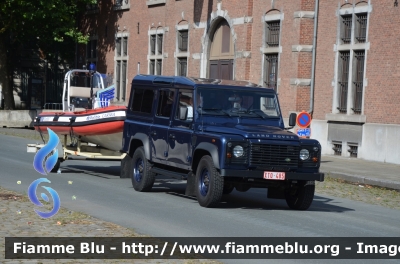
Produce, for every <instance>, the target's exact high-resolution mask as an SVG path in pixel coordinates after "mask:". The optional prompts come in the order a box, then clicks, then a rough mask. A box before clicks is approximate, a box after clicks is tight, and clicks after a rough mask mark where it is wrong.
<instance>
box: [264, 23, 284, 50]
mask: <svg viewBox="0 0 400 264" xmlns="http://www.w3.org/2000/svg"><path fill="white" fill-rule="evenodd" d="M280 28H281V23H280V21H271V22H267V23H266V45H267V47H278V46H279V32H280Z"/></svg>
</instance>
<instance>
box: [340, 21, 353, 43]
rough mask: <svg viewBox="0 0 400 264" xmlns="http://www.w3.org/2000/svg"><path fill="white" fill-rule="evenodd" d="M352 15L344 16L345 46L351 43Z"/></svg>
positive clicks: (342, 35)
mask: <svg viewBox="0 0 400 264" xmlns="http://www.w3.org/2000/svg"><path fill="white" fill-rule="evenodd" d="M352 22H353V21H352V15H348V16H342V27H341V39H342V42H343V44H350V43H351V25H352Z"/></svg>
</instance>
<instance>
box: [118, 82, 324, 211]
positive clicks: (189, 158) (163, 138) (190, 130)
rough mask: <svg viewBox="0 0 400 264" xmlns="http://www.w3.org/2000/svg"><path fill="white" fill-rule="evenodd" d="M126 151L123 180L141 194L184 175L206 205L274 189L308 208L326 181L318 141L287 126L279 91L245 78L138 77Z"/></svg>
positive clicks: (128, 119) (189, 190)
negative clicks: (161, 181)
mask: <svg viewBox="0 0 400 264" xmlns="http://www.w3.org/2000/svg"><path fill="white" fill-rule="evenodd" d="M295 120H296V114H291V115H290V117H289V126H291V127H293V126H294V125H295ZM122 151H123V152H125V153H127V156H126V158H125V160H124V161H123V163H122V175H123V176H122V177H130V178H131V179H132V184H133V187H134V189H135V190H136V191H139V192H144V191H150V190H151V188H152V186H153V184H154V180H155V177H156V176H157V175H165V176H170V177H174V178H176V177H179V178H182V179H186V180H187V187H186V195H191V196H196V197H197V200H198V202H199V204H200V205H201V206H204V207H213V206H217V205H218V203H219V201H220V199H221V197H222V195H223V194H229V193H230V192H232V190H233V189H236V190H237V191H240V192H245V191H247V190H249V189H250V188H268V196H267V197H268V198H278V199H286V201H287V204H288V206H289V207H290V208H292V209H297V210H306V209H308V208H309V206H310V205H311V203H312V201H313V198H314V190H315V181H323V180H324V174H323V173H320V172H319V167H320V160H321V145H320V144H319V142H318V141H316V140H312V139H302V138H299V137H298V136H297V135H295V134H293V133H292V132H289V131H288V128H285V126H284V122H283V119H282V115H281V112H280V107H279V102H278V98H277V95H276V93H275V91H274V90H272V89H267V88H261V87H258V86H256V85H254V84H252V83H249V82H243V81H227V80H214V79H201V78H187V77H168V76H153V75H137V76H136V77H135V78H134V79H133V81H132V90H131V96H130V99H129V106H128V110H127V115H126V120H125V125H124V133H123V149H122Z"/></svg>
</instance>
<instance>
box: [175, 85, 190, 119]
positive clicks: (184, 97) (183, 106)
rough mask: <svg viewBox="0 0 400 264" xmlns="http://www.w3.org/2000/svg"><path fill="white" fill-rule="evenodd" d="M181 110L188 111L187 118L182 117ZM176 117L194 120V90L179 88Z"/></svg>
mask: <svg viewBox="0 0 400 264" xmlns="http://www.w3.org/2000/svg"><path fill="white" fill-rule="evenodd" d="M181 111H187V112H186V119H185V120H182V119H180V115H181ZM175 119H176V120H181V121H188V122H190V121H192V120H193V91H191V90H179V93H178V104H177V106H176V109H175Z"/></svg>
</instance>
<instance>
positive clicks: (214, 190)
mask: <svg viewBox="0 0 400 264" xmlns="http://www.w3.org/2000/svg"><path fill="white" fill-rule="evenodd" d="M223 190H224V178H223V177H222V176H221V175H220V174H219V172H218V171H217V169H216V168H215V166H214V162H213V160H212V158H211V157H210V156H204V157H202V158H201V160H200V162H199V165H198V166H197V172H196V196H197V201H198V202H199V204H200V205H201V206H203V207H215V206H216V205H217V204H218V203H219V201H220V200H221V197H222V193H223Z"/></svg>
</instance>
